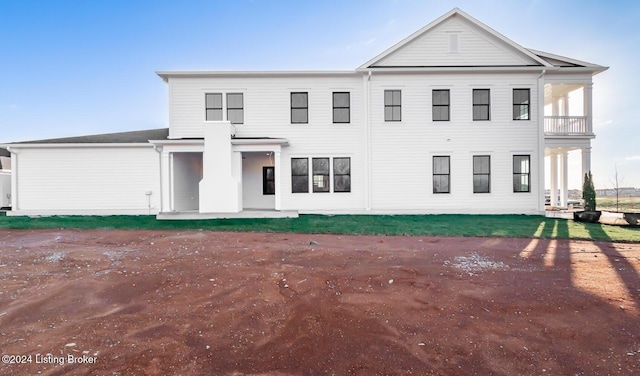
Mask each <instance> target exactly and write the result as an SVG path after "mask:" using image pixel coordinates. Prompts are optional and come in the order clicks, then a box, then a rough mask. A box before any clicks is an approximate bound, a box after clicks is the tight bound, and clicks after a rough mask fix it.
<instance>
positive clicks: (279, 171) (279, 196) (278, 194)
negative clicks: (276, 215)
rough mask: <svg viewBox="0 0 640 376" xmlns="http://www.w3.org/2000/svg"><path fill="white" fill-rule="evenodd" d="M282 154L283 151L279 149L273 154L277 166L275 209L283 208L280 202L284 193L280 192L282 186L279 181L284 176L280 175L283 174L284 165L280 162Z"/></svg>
mask: <svg viewBox="0 0 640 376" xmlns="http://www.w3.org/2000/svg"><path fill="white" fill-rule="evenodd" d="M280 154H281V153H280V152H279V151H276V152H275V153H274V156H273V165H274V166H276V168H275V174H276V178H275V181H274V182H273V183H274V185H275V190H276V193H275V197H274V200H275V206H274V209H276V210H282V203H281V202H280V200H281V199H282V193H281V192H280V190H281V188H282V187H281V186H280V183H279V181H280V179H281V178H282V176H280V174H282V166H281V165H280V162H281V159H280Z"/></svg>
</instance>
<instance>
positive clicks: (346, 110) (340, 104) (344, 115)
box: [333, 92, 351, 123]
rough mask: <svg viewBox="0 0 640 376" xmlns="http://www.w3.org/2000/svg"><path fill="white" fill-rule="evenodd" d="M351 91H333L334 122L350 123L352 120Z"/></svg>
mask: <svg viewBox="0 0 640 376" xmlns="http://www.w3.org/2000/svg"><path fill="white" fill-rule="evenodd" d="M350 102H351V101H350V93H348V92H334V93H333V122H334V123H349V122H350V121H351V115H350V106H351V103H350Z"/></svg>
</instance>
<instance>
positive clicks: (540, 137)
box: [538, 68, 553, 215]
mask: <svg viewBox="0 0 640 376" xmlns="http://www.w3.org/2000/svg"><path fill="white" fill-rule="evenodd" d="M546 73H547V69H546V68H544V69H542V72H540V75H539V76H538V187H539V188H538V213H540V214H541V215H544V214H545V207H544V191H545V183H544V181H545V176H546V172H545V170H544V166H545V163H544V158H545V157H544V154H545V139H544V75H545V74H546ZM552 194H553V193H552Z"/></svg>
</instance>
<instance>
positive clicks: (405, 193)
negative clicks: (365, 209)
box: [371, 74, 541, 213]
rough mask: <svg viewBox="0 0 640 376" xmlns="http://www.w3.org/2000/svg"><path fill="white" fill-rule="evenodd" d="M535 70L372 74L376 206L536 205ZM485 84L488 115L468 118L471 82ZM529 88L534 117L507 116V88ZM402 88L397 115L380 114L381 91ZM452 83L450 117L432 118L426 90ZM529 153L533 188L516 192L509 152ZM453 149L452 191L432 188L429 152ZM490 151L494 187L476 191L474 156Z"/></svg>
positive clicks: (469, 208)
mask: <svg viewBox="0 0 640 376" xmlns="http://www.w3.org/2000/svg"><path fill="white" fill-rule="evenodd" d="M536 79H537V77H536V76H535V75H529V76H527V75H517V74H503V75H498V74H496V75H472V74H460V75H454V74H450V75H418V74H415V75H411V76H406V75H404V76H403V75H391V74H389V75H377V76H375V75H374V76H373V78H372V81H371V136H372V148H371V155H372V181H371V190H372V192H371V194H372V196H371V200H372V209H373V210H400V211H418V212H435V213H451V212H455V213H481V212H483V213H535V212H536V210H537V205H538V202H537V193H536V192H537V191H536V190H537V189H538V187H539V184H540V183H541V182H538V181H536V179H537V174H536V173H535V171H537V169H538V168H539V166H538V165H537V161H538V134H539V133H538V119H537V114H538V112H537V110H536V109H537V98H538V96H537V86H536ZM474 88H486V89H490V95H491V109H490V111H491V120H490V121H473V120H472V90H473V89H474ZM513 88H529V89H531V106H530V115H531V120H527V121H514V120H512V89H513ZM388 89H400V90H402V121H401V122H385V121H384V112H383V108H384V99H383V92H384V90H388ZM433 89H449V90H450V113H451V116H450V119H451V120H450V121H440V122H434V121H432V120H431V118H432V117H431V112H432V110H431V103H432V102H431V91H432V90H433ZM515 154H529V155H531V171H534V172H532V174H531V180H532V183H533V185H532V187H531V190H532V191H531V192H530V193H514V192H513V187H512V176H513V169H512V166H511V165H512V156H513V155H515ZM436 155H449V156H450V157H451V177H450V179H451V182H450V184H451V193H449V194H434V193H433V187H432V157H433V156H436ZM474 155H490V156H491V193H488V194H474V193H473V165H472V161H473V156H474Z"/></svg>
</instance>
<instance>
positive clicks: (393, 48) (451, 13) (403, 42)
mask: <svg viewBox="0 0 640 376" xmlns="http://www.w3.org/2000/svg"><path fill="white" fill-rule="evenodd" d="M456 14H457V15H459V16H461V17H462V18H465V19H467V20H468V21H469V22H471V23H472V24H474V25H476V26H477V27H479V28H481V29H482V30H484V31H486V32H487V33H489V34H491V35H493V36H494V37H496V38H498V39H499V40H501V41H502V42H504V43H506V44H508V45H509V46H511V47H513V48H515V49H516V50H518V51H520V52H521V53H522V54H524V55H526V56H528V57H529V58H531V59H533V60H534V61H537V62H538V63H540V65H541V66H543V67H547V68H550V67H552V65H551V64H549V63H548V62H547V61H545V60H544V59H541V58H540V57H538V56H536V55H535V54H533V53H532V52H531V51H529V50H528V49H526V48H524V47H522V46H521V45H519V44H518V43H516V42H514V41H512V40H511V39H509V38H507V37H505V36H504V35H502V34H500V33H499V32H497V31H495V30H494V29H492V28H490V27H489V26H487V25H486V24H484V23H482V22H480V21H479V20H477V19H476V18H474V17H472V16H470V15H469V14H467V13H465V12H463V11H462V10H461V9H460V8H457V7H456V8H453V9H451V10H450V11H448V12H447V13H445V14H443V15H442V16H440V17H438V18H437V19H435V20H434V21H432V22H430V23H429V24H428V25H426V26H424V27H423V28H421V29H420V30H418V31H416V32H414V33H413V34H411V35H409V36H408V37H406V38H404V39H403V40H401V41H400V42H399V43H396V44H394V45H393V46H391V47H390V48H388V49H387V50H385V51H383V52H382V53H381V54H379V55H377V56H376V57H374V58H373V59H371V60H369V61H367V62H366V63H364V64H362V65H361V66H360V67H358V69H364V68H369V67H371V65H372V64H373V63H375V62H376V61H379V60H381V59H383V58H385V57H387V56H388V55H390V54H392V53H393V52H395V51H396V50H398V49H400V48H401V47H403V46H405V45H406V44H408V43H410V42H412V41H413V40H414V39H416V38H417V37H419V36H420V35H422V34H424V33H426V32H427V31H429V30H431V29H433V28H434V27H435V26H436V25H438V24H440V23H442V22H443V21H444V20H446V19H447V18H449V17H452V16H454V15H456Z"/></svg>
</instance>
